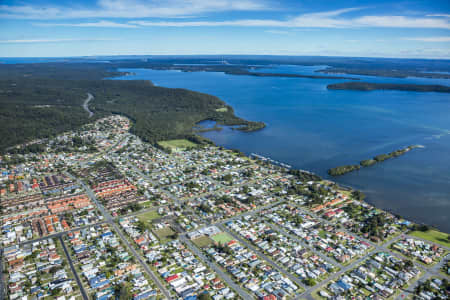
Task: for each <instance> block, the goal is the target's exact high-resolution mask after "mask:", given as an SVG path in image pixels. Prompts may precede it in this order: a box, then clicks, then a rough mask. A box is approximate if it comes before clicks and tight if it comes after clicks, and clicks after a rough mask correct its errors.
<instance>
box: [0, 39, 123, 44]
mask: <svg viewBox="0 0 450 300" xmlns="http://www.w3.org/2000/svg"><path fill="white" fill-rule="evenodd" d="M118 40H119V39H103V38H99V39H23V40H0V44H30V43H62V42H79V41H83V42H91V41H118Z"/></svg>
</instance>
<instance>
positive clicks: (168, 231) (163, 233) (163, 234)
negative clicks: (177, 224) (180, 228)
mask: <svg viewBox="0 0 450 300" xmlns="http://www.w3.org/2000/svg"><path fill="white" fill-rule="evenodd" d="M153 233H154V234H155V235H156V236H157V237H158V239H159V240H160V241H161V243H165V242H168V241H169V240H170V239H171V236H172V235H173V234H174V233H175V232H174V231H173V230H172V228H170V227H164V228H161V229H154V230H153Z"/></svg>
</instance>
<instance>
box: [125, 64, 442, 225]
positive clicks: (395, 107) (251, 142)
mask: <svg viewBox="0 0 450 300" xmlns="http://www.w3.org/2000/svg"><path fill="white" fill-rule="evenodd" d="M323 67H324V66H322V67H317V66H316V67H302V66H278V67H275V68H270V69H269V68H267V69H261V70H258V71H259V72H286V73H298V74H312V75H320V73H316V72H315V71H316V70H317V69H318V68H323ZM123 71H129V72H134V73H135V74H136V75H134V76H125V77H122V78H120V79H128V80H130V79H146V80H151V81H153V82H154V83H155V84H156V85H159V86H165V87H176V88H187V89H191V90H194V91H199V92H204V93H208V94H212V95H215V96H218V97H219V98H221V99H222V100H224V101H226V102H227V103H228V104H230V105H231V106H232V107H233V108H234V109H235V112H236V114H237V115H238V116H240V117H243V118H245V119H248V120H255V121H263V122H265V123H266V124H267V127H266V128H265V129H263V130H261V131H258V132H252V133H243V132H239V131H235V130H230V129H225V130H222V131H220V132H206V133H204V134H203V135H204V136H205V137H208V138H210V139H212V140H213V141H214V142H215V143H216V144H218V145H223V146H225V147H229V148H237V149H240V150H241V151H243V152H245V153H247V154H248V153H252V152H254V153H258V154H261V155H265V156H270V157H272V158H273V159H275V160H278V161H282V162H285V163H288V164H290V165H292V166H294V167H296V168H301V169H307V170H311V171H313V172H316V173H317V174H319V175H321V176H323V177H325V178H329V177H328V175H327V174H326V171H327V169H329V168H331V167H336V166H339V165H344V164H355V163H358V162H359V161H360V160H363V159H368V158H371V157H373V156H374V155H377V154H382V153H387V152H391V151H393V150H395V149H398V148H400V147H404V146H408V145H411V144H421V145H424V146H425V148H423V149H415V150H413V151H411V152H410V153H407V154H406V155H404V156H401V157H399V158H396V159H391V160H388V161H386V162H384V163H381V164H377V165H375V166H373V167H369V168H363V169H362V170H360V171H358V172H354V173H349V174H346V175H344V176H341V177H337V178H332V180H334V181H336V182H338V183H342V184H346V185H350V186H352V187H355V188H358V189H360V190H362V191H364V192H365V193H366V195H367V196H368V198H367V201H368V202H370V203H372V204H374V205H376V206H377V207H380V208H383V209H387V210H390V211H392V212H395V213H399V214H401V215H402V216H404V217H407V218H409V219H411V220H414V221H416V222H424V223H427V224H430V225H434V226H437V227H438V228H440V229H441V230H444V231H446V232H450V222H449V219H450V217H449V216H450V154H449V153H450V96H449V94H443V93H418V92H404V91H371V92H361V91H344V90H339V91H332V90H327V88H326V86H327V84H330V83H337V82H343V81H346V80H332V79H326V80H325V79H308V78H281V77H254V76H236V75H226V74H223V73H215V72H179V71H156V70H147V69H125V70H123ZM345 76H346V77H349V76H348V75H345ZM353 77H358V78H362V80H365V81H371V82H398V83H417V84H442V85H449V84H450V80H445V79H426V78H405V79H399V78H386V77H371V76H353Z"/></svg>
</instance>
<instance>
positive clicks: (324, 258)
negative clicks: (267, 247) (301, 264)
mask: <svg viewBox="0 0 450 300" xmlns="http://www.w3.org/2000/svg"><path fill="white" fill-rule="evenodd" d="M261 222H262V221H261ZM265 224H267V225H268V226H270V228H272V229H273V230H275V231H277V232H279V233H281V234H283V235H284V236H287V237H289V238H291V239H294V240H295V241H296V242H298V243H300V245H302V246H303V247H304V248H306V249H309V250H310V251H313V252H314V254H317V255H318V256H320V257H321V258H322V259H323V260H324V261H326V262H328V263H329V264H331V265H333V266H335V267H338V268H341V267H342V266H341V265H340V264H339V263H337V262H335V261H334V260H333V259H330V258H329V257H328V256H326V255H324V254H323V253H322V252H320V251H317V250H315V249H313V248H312V247H311V246H310V245H308V244H306V243H304V242H303V241H302V240H301V239H299V238H298V237H297V236H295V235H292V234H290V233H288V232H287V231H286V230H284V229H283V228H281V227H279V226H276V225H274V224H271V223H268V222H266V223H265Z"/></svg>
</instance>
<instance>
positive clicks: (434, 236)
mask: <svg viewBox="0 0 450 300" xmlns="http://www.w3.org/2000/svg"><path fill="white" fill-rule="evenodd" d="M409 235H412V236H415V237H418V238H422V239H424V240H428V241H430V242H433V243H437V244H441V245H443V246H445V247H450V240H449V239H448V234H446V233H444V232H440V231H438V230H434V229H430V230H428V231H413V232H411V233H409Z"/></svg>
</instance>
